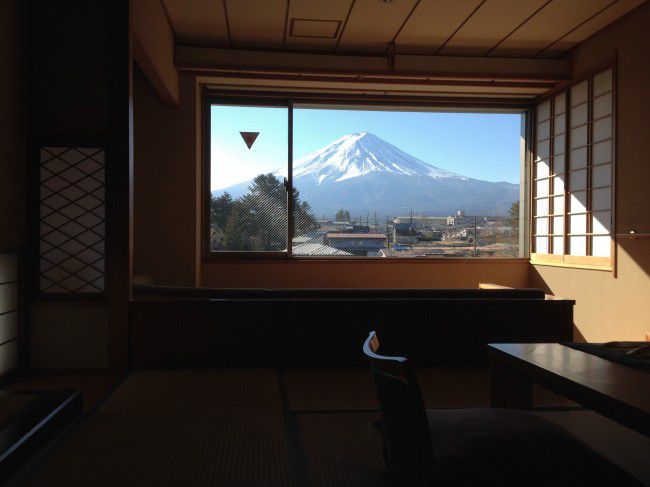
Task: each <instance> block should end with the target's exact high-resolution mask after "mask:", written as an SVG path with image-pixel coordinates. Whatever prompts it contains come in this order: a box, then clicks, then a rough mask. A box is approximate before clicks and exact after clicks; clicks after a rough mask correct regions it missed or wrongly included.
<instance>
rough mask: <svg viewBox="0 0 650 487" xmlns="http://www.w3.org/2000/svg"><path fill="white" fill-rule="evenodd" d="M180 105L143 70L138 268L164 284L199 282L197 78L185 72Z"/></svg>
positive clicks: (137, 116) (137, 95) (138, 87)
mask: <svg viewBox="0 0 650 487" xmlns="http://www.w3.org/2000/svg"><path fill="white" fill-rule="evenodd" d="M180 86H181V97H180V105H179V108H173V107H169V106H167V105H165V104H164V103H163V102H162V101H161V100H160V98H159V97H158V96H157V94H156V92H155V91H154V89H153V86H152V85H151V83H150V82H149V80H148V79H147V78H146V76H145V75H144V73H143V72H142V71H141V70H140V69H138V68H137V66H136V69H135V71H134V79H133V91H134V94H133V98H134V100H133V101H134V110H133V116H134V120H133V122H134V123H133V125H134V134H133V135H134V204H133V207H134V225H133V227H134V229H133V244H134V253H133V255H134V272H135V273H136V274H139V273H144V274H149V275H150V276H151V277H152V279H153V280H154V281H155V282H157V283H161V284H176V285H183V286H193V285H195V283H196V269H195V262H196V246H195V233H196V210H195V202H196V191H195V186H196V156H195V147H196V142H195V132H194V126H195V120H194V117H195V109H194V105H195V85H194V78H193V77H190V76H186V75H184V76H181V78H180Z"/></svg>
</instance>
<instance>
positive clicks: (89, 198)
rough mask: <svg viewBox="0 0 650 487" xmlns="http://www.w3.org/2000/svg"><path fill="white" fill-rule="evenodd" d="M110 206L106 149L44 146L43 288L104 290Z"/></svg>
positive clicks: (53, 291)
mask: <svg viewBox="0 0 650 487" xmlns="http://www.w3.org/2000/svg"><path fill="white" fill-rule="evenodd" d="M105 211H106V204H105V165H104V150H103V149H98V148H75V147H43V148H41V153H40V285H39V287H40V291H41V293H43V294H76V293H83V294H92V293H95V294H97V293H103V292H104V273H105V252H106V251H105V234H106V223H105Z"/></svg>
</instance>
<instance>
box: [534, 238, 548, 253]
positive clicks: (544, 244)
mask: <svg viewBox="0 0 650 487" xmlns="http://www.w3.org/2000/svg"><path fill="white" fill-rule="evenodd" d="M535 252H537V253H538V254H548V237H536V238H535Z"/></svg>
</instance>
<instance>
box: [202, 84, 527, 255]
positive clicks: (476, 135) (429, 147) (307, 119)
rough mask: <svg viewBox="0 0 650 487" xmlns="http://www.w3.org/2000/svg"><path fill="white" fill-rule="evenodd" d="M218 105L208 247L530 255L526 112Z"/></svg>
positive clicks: (213, 111) (211, 108)
mask: <svg viewBox="0 0 650 487" xmlns="http://www.w3.org/2000/svg"><path fill="white" fill-rule="evenodd" d="M206 113H208V114H209V117H208V120H207V127H206V128H207V130H206V134H207V135H208V137H206V139H207V141H206V142H207V144H206V159H207V165H206V169H207V172H208V174H209V178H208V180H209V191H208V203H207V205H206V206H207V208H208V211H207V222H206V224H207V225H206V229H207V231H206V233H207V235H208V238H207V239H206V240H207V242H206V247H207V252H206V253H207V254H208V255H212V256H215V257H219V258H222V257H235V258H242V257H260V256H263V257H285V258H288V257H294V258H303V259H309V258H321V259H322V258H368V257H374V258H418V257H419V258H422V257H425V258H450V257H451V258H455V257H456V258H466V257H469V258H516V257H524V255H523V252H524V249H523V246H521V247H520V245H519V240H520V232H519V229H520V227H522V228H523V225H520V220H521V219H522V218H523V215H522V216H521V217H520V212H519V206H520V194H521V192H520V180H521V177H522V171H521V167H522V165H521V161H522V151H521V138H522V126H524V124H523V123H522V120H524V117H525V115H524V111H523V109H521V110H516V111H515V110H511V111H510V112H506V111H503V112H495V113H487V112H480V113H479V112H471V111H462V112H461V111H458V112H444V111H439V110H433V109H429V110H423V109H411V108H392V107H382V106H376V107H361V106H349V105H346V106H342V105H336V104H328V105H324V104H314V103H309V104H304V103H299V102H297V101H294V102H291V103H290V102H288V101H287V102H282V103H278V102H273V104H270V103H267V102H255V101H252V102H249V101H244V102H240V101H238V102H231V101H229V100H228V99H227V98H226V99H217V98H214V99H213V98H210V97H208V98H207V99H206ZM289 194H291V195H292V196H291V198H289ZM523 213H525V212H522V214H523ZM289 242H290V243H291V245H289Z"/></svg>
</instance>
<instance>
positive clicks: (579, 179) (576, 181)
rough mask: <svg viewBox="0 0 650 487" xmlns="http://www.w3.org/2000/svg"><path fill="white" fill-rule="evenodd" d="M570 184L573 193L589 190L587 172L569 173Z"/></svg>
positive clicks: (582, 170)
mask: <svg viewBox="0 0 650 487" xmlns="http://www.w3.org/2000/svg"><path fill="white" fill-rule="evenodd" d="M569 178H570V179H569V182H570V188H571V191H580V190H581V189H587V170H586V169H580V170H579V171H572V172H570V173H569Z"/></svg>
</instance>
